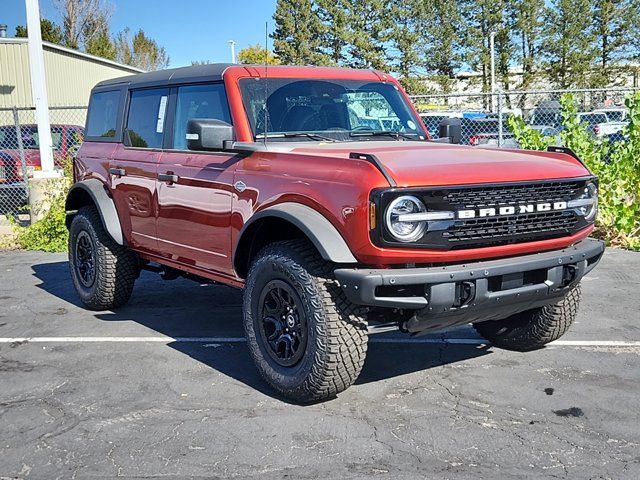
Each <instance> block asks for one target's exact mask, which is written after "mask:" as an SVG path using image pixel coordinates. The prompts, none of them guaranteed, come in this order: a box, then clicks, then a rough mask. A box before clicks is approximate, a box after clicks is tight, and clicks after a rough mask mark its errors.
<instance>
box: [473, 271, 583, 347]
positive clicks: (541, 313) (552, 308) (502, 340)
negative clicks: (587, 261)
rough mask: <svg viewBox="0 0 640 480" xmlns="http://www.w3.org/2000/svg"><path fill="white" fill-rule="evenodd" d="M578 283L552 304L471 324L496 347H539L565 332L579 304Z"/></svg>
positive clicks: (573, 318) (574, 316)
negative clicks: (502, 318)
mask: <svg viewBox="0 0 640 480" xmlns="http://www.w3.org/2000/svg"><path fill="white" fill-rule="evenodd" d="M580 298H581V290H580V284H578V285H576V286H575V287H574V288H572V289H571V290H569V292H567V293H566V294H565V296H564V297H562V299H560V300H559V301H558V302H556V303H553V304H551V305H545V306H544V307H540V308H534V309H533V310H527V311H525V312H520V313H517V314H515V315H512V316H510V317H508V318H505V319H504V320H490V321H487V322H482V323H474V324H473V327H474V328H475V329H476V331H477V332H478V333H479V334H480V335H481V336H482V337H484V338H485V339H487V340H489V341H490V342H491V343H492V344H494V345H495V346H496V347H500V348H504V349H506V350H516V351H520V352H526V351H528V350H535V349H538V348H542V347H543V346H544V345H546V344H547V343H549V342H553V341H554V340H557V339H558V338H560V337H561V336H562V335H564V334H565V333H566V332H567V330H569V327H570V326H571V324H572V323H573V321H574V320H575V318H576V315H577V313H578V306H579V305H580Z"/></svg>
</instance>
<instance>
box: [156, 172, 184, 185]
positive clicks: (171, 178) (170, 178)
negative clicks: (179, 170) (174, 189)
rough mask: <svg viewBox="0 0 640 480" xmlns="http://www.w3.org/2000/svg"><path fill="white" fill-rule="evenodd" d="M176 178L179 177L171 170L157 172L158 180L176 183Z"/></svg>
mask: <svg viewBox="0 0 640 480" xmlns="http://www.w3.org/2000/svg"><path fill="white" fill-rule="evenodd" d="M178 178H180V177H178V175H176V174H174V173H173V172H167V173H159V174H158V180H160V181H161V182H167V183H168V184H172V183H178Z"/></svg>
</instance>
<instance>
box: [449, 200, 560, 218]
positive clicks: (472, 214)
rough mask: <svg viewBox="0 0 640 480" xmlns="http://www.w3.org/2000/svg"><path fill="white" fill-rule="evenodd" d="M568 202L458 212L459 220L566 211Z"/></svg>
mask: <svg viewBox="0 0 640 480" xmlns="http://www.w3.org/2000/svg"><path fill="white" fill-rule="evenodd" d="M566 208H567V202H553V203H551V202H545V203H535V204H531V203H530V204H525V205H505V206H502V207H487V208H478V209H474V210H458V215H457V216H458V218H462V219H466V218H476V217H500V216H504V215H519V214H525V213H535V212H550V211H552V210H566Z"/></svg>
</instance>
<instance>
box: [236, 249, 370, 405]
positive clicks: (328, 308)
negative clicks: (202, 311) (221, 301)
mask: <svg viewBox="0 0 640 480" xmlns="http://www.w3.org/2000/svg"><path fill="white" fill-rule="evenodd" d="M364 315H365V310H364V309H362V308H361V307H358V306H356V305H353V304H351V303H350V302H349V301H348V300H347V299H346V297H345V296H344V293H343V292H342V289H341V288H340V286H339V285H338V284H337V283H336V281H335V280H334V279H333V276H332V269H331V264H330V263H328V262H326V261H324V260H323V259H322V258H321V257H320V255H319V254H318V252H317V251H316V250H315V248H314V247H313V246H312V245H311V244H309V243H308V242H306V241H304V240H294V241H286V242H279V243H274V244H272V245H270V246H267V247H266V248H265V249H263V250H262V251H261V252H260V253H259V254H258V256H257V257H256V260H255V261H254V262H253V264H252V266H251V269H250V271H249V274H248V277H247V284H246V287H245V290H244V327H245V332H246V336H247V341H248V344H249V350H250V352H251V356H252V357H253V360H254V362H255V364H256V366H257V368H258V370H259V371H260V374H261V375H262V377H263V378H264V379H265V380H266V381H267V382H268V383H269V384H270V385H271V386H272V387H273V388H274V389H275V390H277V391H278V392H279V393H280V394H281V395H283V396H285V397H287V398H289V399H291V400H294V401H297V402H311V401H317V400H324V399H327V398H331V397H334V396H335V395H336V394H338V393H340V392H341V391H343V390H345V389H346V388H348V387H349V386H350V385H351V384H352V383H353V382H354V381H355V380H356V378H357V377H358V375H359V373H360V370H361V369H362V365H363V363H364V359H365V355H366V350H367V324H366V321H365V319H364Z"/></svg>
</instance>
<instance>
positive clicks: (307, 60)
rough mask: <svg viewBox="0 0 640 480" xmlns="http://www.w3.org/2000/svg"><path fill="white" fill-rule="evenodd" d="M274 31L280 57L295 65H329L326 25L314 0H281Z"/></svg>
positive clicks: (278, 5)
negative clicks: (316, 8) (319, 15)
mask: <svg viewBox="0 0 640 480" xmlns="http://www.w3.org/2000/svg"><path fill="white" fill-rule="evenodd" d="M273 19H274V20H275V22H276V28H275V31H274V33H273V34H272V35H271V38H273V46H274V52H275V54H276V56H277V57H278V58H280V61H281V62H282V63H284V64H291V65H307V64H311V65H327V64H330V63H331V59H330V58H329V56H328V55H326V54H325V53H324V52H323V50H322V38H323V35H324V31H325V27H324V25H323V24H322V22H321V20H320V18H319V17H318V15H317V13H316V11H315V9H314V3H313V2H312V1H311V0H278V2H277V4H276V11H275V13H274V15H273Z"/></svg>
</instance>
